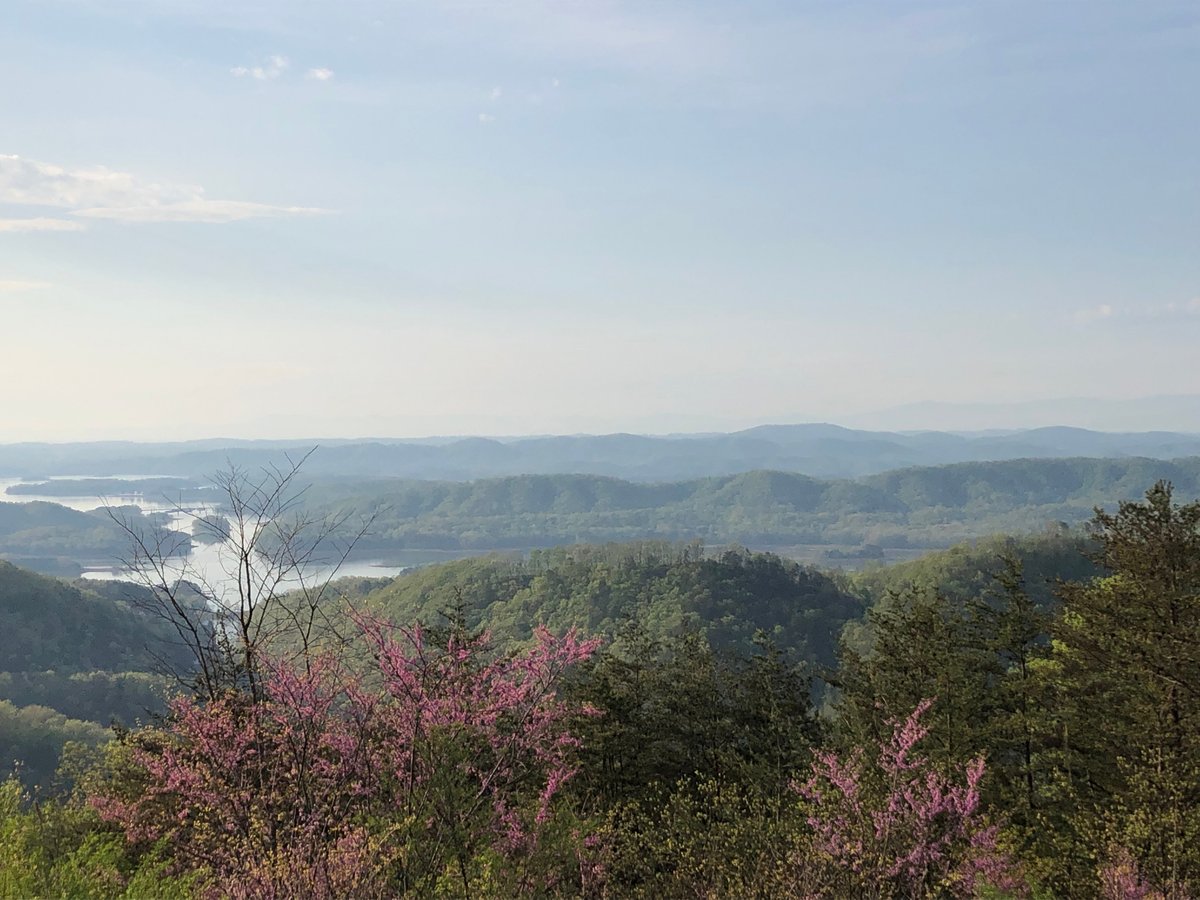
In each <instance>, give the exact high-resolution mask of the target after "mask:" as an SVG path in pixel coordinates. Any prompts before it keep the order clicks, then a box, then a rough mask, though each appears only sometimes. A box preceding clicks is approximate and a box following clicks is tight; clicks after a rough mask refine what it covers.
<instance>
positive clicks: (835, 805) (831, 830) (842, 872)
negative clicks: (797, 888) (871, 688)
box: [794, 700, 1025, 897]
mask: <svg viewBox="0 0 1200 900" xmlns="http://www.w3.org/2000/svg"><path fill="white" fill-rule="evenodd" d="M932 705H933V701H932V700H924V701H922V702H921V703H920V704H919V705H918V706H917V708H916V709H915V710H914V711H913V712H912V713H911V714H910V715H909V716H908V717H907V718H906V719H904V720H903V721H896V722H893V723H892V726H893V730H892V736H891V738H890V739H889V740H888V741H886V742H884V743H883V744H881V746H879V747H878V748H877V749H876V751H874V752H873V754H872V756H873V757H874V758H870V759H868V757H867V755H866V754H865V753H864V752H863V749H862V748H856V749H855V750H854V751H853V752H852V753H850V754H849V755H846V756H839V755H838V754H836V753H833V752H831V751H820V752H818V753H817V754H816V758H815V760H814V763H813V768H812V772H811V774H810V776H809V778H808V779H807V780H806V781H804V782H803V783H796V784H795V785H794V787H795V789H796V790H797V791H798V792H799V793H800V795H801V796H802V797H803V798H804V800H805V802H806V807H807V820H808V825H809V827H810V828H811V829H812V842H811V845H809V846H808V847H806V848H805V851H803V852H802V854H801V856H802V858H801V859H799V860H798V863H799V865H800V867H801V868H802V869H807V870H809V879H808V880H810V883H811V880H815V881H816V882H817V883H818V884H821V885H823V887H822V890H821V895H822V896H824V895H825V894H826V891H829V892H831V895H844V896H851V895H853V896H858V897H896V896H900V897H926V896H953V897H972V896H977V894H978V891H979V890H980V889H981V888H982V887H983V886H984V885H988V886H991V887H992V888H996V889H999V890H1002V891H1004V892H1006V893H1007V894H1008V895H1010V896H1011V895H1022V894H1023V893H1024V892H1025V889H1024V886H1023V883H1022V881H1021V879H1020V878H1019V877H1018V873H1017V869H1016V866H1015V864H1014V863H1013V861H1012V860H1011V859H1010V858H1009V857H1008V855H1007V854H1005V853H1004V852H1003V851H1002V850H1001V849H1000V848H999V846H998V844H997V828H996V826H995V825H989V824H987V823H986V822H985V821H984V818H983V815H982V811H981V809H980V800H979V784H980V781H981V779H982V778H983V773H984V761H983V759H982V758H978V759H975V760H972V761H971V762H969V763H968V764H967V765H966V766H965V767H964V768H963V769H962V771H961V772H956V773H954V775H953V777H952V776H951V775H950V774H947V773H945V772H942V771H939V770H937V769H936V768H934V766H933V765H932V764H931V763H930V761H929V760H928V759H926V758H925V757H923V756H921V755H920V753H919V751H918V744H919V743H920V742H921V740H922V739H923V738H924V737H925V736H926V735H927V734H928V733H929V729H928V728H927V727H926V726H925V725H923V724H922V722H921V717H922V716H923V715H924V714H925V713H926V712H927V711H928V710H929V708H930V706H932Z"/></svg>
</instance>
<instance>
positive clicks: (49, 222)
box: [0, 216, 87, 231]
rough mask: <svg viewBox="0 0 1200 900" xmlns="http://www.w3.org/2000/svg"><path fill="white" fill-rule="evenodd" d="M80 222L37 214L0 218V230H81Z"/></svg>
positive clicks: (82, 228) (82, 225)
mask: <svg viewBox="0 0 1200 900" xmlns="http://www.w3.org/2000/svg"><path fill="white" fill-rule="evenodd" d="M86 227H87V226H85V225H84V224H83V223H82V222H73V221H71V220H70V219H55V218H52V217H49V216H37V217H35V218H32V219H0V231H83V230H84V228H86Z"/></svg>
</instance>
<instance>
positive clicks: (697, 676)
mask: <svg viewBox="0 0 1200 900" xmlns="http://www.w3.org/2000/svg"><path fill="white" fill-rule="evenodd" d="M757 651H758V652H756V653H755V654H754V655H752V656H749V657H746V656H741V655H725V654H719V653H715V652H713V650H712V649H711V648H710V647H709V645H708V643H707V642H706V641H705V640H704V638H703V637H702V636H701V635H700V634H699V633H697V632H688V633H685V634H682V635H680V636H678V637H674V638H667V639H656V638H653V637H651V636H650V635H649V634H648V633H647V632H646V630H645V629H644V628H642V627H640V626H638V625H637V624H631V625H630V626H629V627H628V628H626V629H625V630H624V631H623V632H622V634H621V635H620V637H619V638H618V639H617V641H616V642H614V643H613V644H611V645H610V646H609V647H608V648H607V649H605V651H604V652H603V653H602V654H601V655H600V656H598V657H597V658H595V659H594V660H593V661H592V662H591V663H589V664H588V665H587V666H585V667H584V668H583V670H582V671H581V673H580V674H579V677H578V678H577V679H576V681H575V682H574V684H573V689H572V692H571V693H572V695H573V696H574V697H575V698H577V699H579V700H582V701H584V702H586V703H589V704H591V705H593V706H595V707H596V708H597V709H600V710H601V711H602V713H603V714H602V715H601V716H599V717H595V718H591V717H589V718H585V719H583V720H582V721H581V722H580V723H579V725H578V726H577V729H578V732H579V734H580V736H581V738H582V740H583V748H582V750H581V754H580V771H579V773H578V775H577V776H576V778H575V779H574V780H573V783H572V785H571V789H572V791H573V792H574V793H575V794H576V795H577V796H578V799H579V801H580V802H581V803H585V804H588V805H591V806H595V805H597V804H599V805H600V806H601V807H603V806H608V805H611V804H613V803H617V802H623V801H635V800H641V799H645V798H646V796H647V792H648V791H657V790H661V789H665V788H669V787H671V786H673V785H676V784H678V783H682V782H686V781H693V780H699V781H711V782H713V783H716V784H732V783H740V784H754V785H761V786H763V787H764V788H773V789H775V790H782V789H783V788H784V787H785V786H786V783H787V780H788V778H789V777H790V776H791V773H792V772H794V771H795V770H796V769H797V768H798V767H800V766H802V765H803V764H804V762H805V761H806V760H807V758H808V754H809V751H810V750H811V748H812V747H813V746H814V745H815V744H816V743H817V742H818V740H819V737H820V729H819V726H818V723H817V721H816V719H815V717H814V715H813V710H812V704H811V701H810V693H811V685H810V682H809V679H808V677H807V676H806V674H805V672H804V671H803V670H802V669H800V668H798V667H797V666H795V665H792V664H789V663H788V662H787V661H786V660H785V659H784V657H783V654H782V653H780V651H778V650H777V649H776V648H775V647H774V646H772V645H770V644H769V642H766V641H760V646H759V647H758V648H757Z"/></svg>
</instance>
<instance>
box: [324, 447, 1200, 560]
mask: <svg viewBox="0 0 1200 900" xmlns="http://www.w3.org/2000/svg"><path fill="white" fill-rule="evenodd" d="M1160 478H1161V479H1166V480H1169V481H1171V482H1173V483H1174V485H1175V489H1176V492H1177V494H1178V495H1179V496H1181V497H1196V496H1200V457H1193V458H1189V459H1181V460H1175V461H1173V462H1164V461H1160V460H1151V459H1123V460H1112V459H1059V460H1047V459H1037V460H1030V459H1018V460H1011V461H1007V462H988V463H959V464H955V465H947V466H937V467H932V468H914V469H903V470H899V471H895V472H888V473H885V474H882V475H875V476H871V477H868V478H863V479H858V480H839V481H822V480H819V479H815V478H809V477H807V476H804V475H797V474H793V473H787V472H772V471H756V472H747V473H744V474H740V475H731V476H726V477H719V478H703V479H698V480H695V481H682V482H670V483H662V484H643V483H637V482H629V481H621V480H619V479H615V478H606V477H600V476H594V475H523V476H516V477H510V478H497V479H487V480H481V481H473V482H413V481H396V480H375V481H371V482H359V483H344V482H325V483H318V484H317V485H316V486H314V489H313V491H312V494H311V502H313V503H314V504H315V505H316V506H318V507H320V508H322V509H325V510H333V509H348V508H353V509H355V510H357V511H359V512H367V513H374V514H375V516H376V520H375V524H374V527H373V529H372V533H371V534H370V535H369V536H368V537H367V538H366V539H365V540H364V541H363V542H362V543H361V545H360V551H362V552H376V553H386V552H387V551H388V550H397V549H414V548H439V549H503V548H529V547H548V546H555V545H558V544H564V543H603V542H606V541H625V540H648V539H649V540H666V541H690V540H695V539H699V540H702V541H704V542H706V543H708V544H710V545H714V544H743V545H747V546H753V547H771V546H790V545H796V544H818V545H819V544H830V545H839V546H856V545H860V544H864V543H870V544H877V545H880V546H883V547H892V548H900V547H946V546H949V545H951V544H954V543H956V542H958V541H962V540H967V539H972V538H978V537H985V536H987V535H991V534H996V533H1001V532H1004V533H1020V532H1029V531H1039V530H1042V529H1043V528H1044V527H1045V526H1046V525H1047V524H1049V523H1058V522H1066V523H1069V524H1073V523H1078V522H1082V521H1084V520H1086V519H1087V518H1088V517H1090V516H1091V513H1092V509H1093V508H1094V507H1095V506H1100V505H1112V504H1114V503H1115V502H1117V501H1119V500H1125V499H1134V498H1136V497H1138V496H1139V495H1140V494H1141V492H1142V491H1144V490H1145V489H1146V487H1147V486H1148V485H1150V484H1153V483H1154V482H1155V481H1156V480H1158V479H1160Z"/></svg>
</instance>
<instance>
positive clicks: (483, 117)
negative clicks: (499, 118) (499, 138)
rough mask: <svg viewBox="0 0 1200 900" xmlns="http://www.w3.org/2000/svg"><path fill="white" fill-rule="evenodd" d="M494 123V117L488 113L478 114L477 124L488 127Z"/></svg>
mask: <svg viewBox="0 0 1200 900" xmlns="http://www.w3.org/2000/svg"><path fill="white" fill-rule="evenodd" d="M495 121H496V117H495V116H493V115H489V114H488V113H480V114H479V122H480V124H482V125H490V124H491V123H492V122H495Z"/></svg>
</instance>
